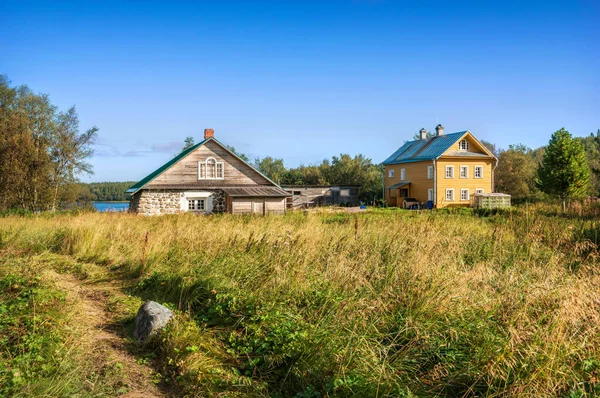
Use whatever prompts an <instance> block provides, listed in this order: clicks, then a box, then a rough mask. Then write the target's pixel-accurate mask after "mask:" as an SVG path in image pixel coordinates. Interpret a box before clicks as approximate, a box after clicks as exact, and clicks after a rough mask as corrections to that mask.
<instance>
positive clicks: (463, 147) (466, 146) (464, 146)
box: [458, 140, 469, 151]
mask: <svg viewBox="0 0 600 398" xmlns="http://www.w3.org/2000/svg"><path fill="white" fill-rule="evenodd" d="M458 149H459V150H461V151H468V150H469V141H467V140H462V141H460V142H459V143H458Z"/></svg>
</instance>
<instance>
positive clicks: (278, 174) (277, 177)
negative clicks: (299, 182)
mask: <svg viewBox="0 0 600 398" xmlns="http://www.w3.org/2000/svg"><path fill="white" fill-rule="evenodd" d="M254 167H256V169H257V170H258V171H260V172H261V173H263V174H264V175H266V176H267V177H269V178H270V179H271V180H273V181H275V182H276V183H278V184H279V183H280V181H281V180H282V179H283V177H284V175H285V174H286V172H287V170H286V168H285V166H284V165H283V159H275V158H272V157H271V156H267V157H266V158H263V159H261V158H256V159H255V160H254Z"/></svg>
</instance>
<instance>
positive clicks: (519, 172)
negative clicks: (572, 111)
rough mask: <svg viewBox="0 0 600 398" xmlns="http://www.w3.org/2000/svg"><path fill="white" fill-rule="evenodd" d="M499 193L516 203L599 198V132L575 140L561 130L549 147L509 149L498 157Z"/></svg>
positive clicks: (497, 154)
mask: <svg viewBox="0 0 600 398" xmlns="http://www.w3.org/2000/svg"><path fill="white" fill-rule="evenodd" d="M495 155H496V156H497V157H498V167H497V168H496V172H495V173H494V178H495V181H494V183H495V188H496V191H498V192H504V193H508V194H510V195H512V197H513V198H515V199H526V198H528V199H543V198H544V197H545V196H546V195H550V196H554V197H557V198H559V199H561V200H562V201H563V205H564V202H565V201H566V200H567V199H571V198H577V197H583V196H599V195H600V129H599V130H598V131H597V132H596V133H595V134H594V133H590V135H588V136H586V137H572V136H571V134H570V133H569V132H568V131H567V130H565V129H560V130H558V131H556V132H555V133H554V134H552V137H551V139H550V141H549V143H548V145H547V146H543V147H540V148H536V149H531V148H529V147H527V146H525V145H523V144H515V145H510V146H509V147H508V149H504V150H500V151H499V152H498V153H495Z"/></svg>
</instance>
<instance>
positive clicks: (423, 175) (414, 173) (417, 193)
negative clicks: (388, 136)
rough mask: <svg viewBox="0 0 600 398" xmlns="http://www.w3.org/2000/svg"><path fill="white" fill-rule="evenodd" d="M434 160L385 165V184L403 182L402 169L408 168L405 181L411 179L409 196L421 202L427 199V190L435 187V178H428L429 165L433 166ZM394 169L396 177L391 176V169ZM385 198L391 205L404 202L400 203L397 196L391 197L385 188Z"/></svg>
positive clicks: (400, 204) (399, 204) (398, 204)
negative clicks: (401, 177)
mask: <svg viewBox="0 0 600 398" xmlns="http://www.w3.org/2000/svg"><path fill="white" fill-rule="evenodd" d="M432 165H433V162H432V161H431V160H426V161H423V162H414V163H402V164H392V165H387V166H385V171H384V173H385V174H384V178H385V179H384V181H385V182H384V184H385V187H386V188H387V187H390V186H392V185H394V184H398V183H399V182H402V180H401V179H400V170H401V169H405V170H406V178H405V179H404V181H410V186H409V187H408V189H409V192H408V196H409V197H411V198H415V199H417V200H418V201H419V202H426V201H427V190H428V189H430V188H433V178H431V179H428V178H427V166H432ZM391 169H393V170H394V173H395V174H394V177H393V178H390V177H388V176H389V170H391ZM385 200H386V201H387V202H388V203H389V204H390V205H391V206H402V203H398V202H397V201H396V198H394V197H390V192H389V191H388V190H387V189H386V190H385Z"/></svg>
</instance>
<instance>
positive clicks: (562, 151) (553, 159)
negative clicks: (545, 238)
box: [537, 128, 590, 211]
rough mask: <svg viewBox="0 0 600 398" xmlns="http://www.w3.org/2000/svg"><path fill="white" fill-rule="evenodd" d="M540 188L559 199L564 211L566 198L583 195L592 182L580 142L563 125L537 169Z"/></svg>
mask: <svg viewBox="0 0 600 398" xmlns="http://www.w3.org/2000/svg"><path fill="white" fill-rule="evenodd" d="M537 183H538V185H539V187H540V189H541V190H542V191H543V192H545V193H547V194H549V195H552V196H556V197H558V198H560V200H561V201H562V208H563V211H565V210H566V200H568V199H572V198H577V197H581V196H584V195H585V194H586V193H587V191H588V187H589V183H590V170H589V166H588V163H587V159H586V157H585V152H584V149H583V146H582V145H581V143H580V142H579V141H577V140H575V139H573V137H572V136H571V133H569V132H568V131H567V130H565V129H564V128H561V129H560V130H558V131H556V132H554V134H552V138H551V139H550V142H549V143H548V146H547V147H546V150H545V152H544V158H543V161H542V165H541V167H540V168H539V169H538V180H537Z"/></svg>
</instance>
